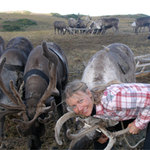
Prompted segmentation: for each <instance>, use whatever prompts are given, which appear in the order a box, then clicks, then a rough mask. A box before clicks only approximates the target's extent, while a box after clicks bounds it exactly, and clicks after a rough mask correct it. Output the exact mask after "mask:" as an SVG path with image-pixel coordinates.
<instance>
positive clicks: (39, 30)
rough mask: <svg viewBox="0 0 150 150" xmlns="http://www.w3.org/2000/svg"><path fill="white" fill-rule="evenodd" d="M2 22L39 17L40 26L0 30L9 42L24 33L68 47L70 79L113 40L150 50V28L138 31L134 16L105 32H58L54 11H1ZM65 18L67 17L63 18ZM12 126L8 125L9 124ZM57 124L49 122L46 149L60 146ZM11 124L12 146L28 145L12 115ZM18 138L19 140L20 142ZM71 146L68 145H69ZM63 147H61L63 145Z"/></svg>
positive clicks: (38, 40)
mask: <svg viewBox="0 0 150 150" xmlns="http://www.w3.org/2000/svg"><path fill="white" fill-rule="evenodd" d="M0 18H1V19H0V24H1V23H2V22H3V21H5V20H14V19H21V18H27V19H32V20H35V21H37V23H38V26H34V27H31V28H28V29H27V30H26V31H24V32H0V36H2V37H3V38H4V40H5V43H6V44H7V42H8V41H9V40H10V39H12V38H14V37H16V36H24V37H26V38H28V39H29V40H30V41H31V42H32V43H33V45H34V47H36V46H37V45H39V44H41V42H42V41H43V40H45V41H48V42H55V43H56V44H58V45H59V46H60V47H61V48H62V49H63V50H64V51H65V54H66V56H67V59H68V65H69V81H71V80H73V79H76V78H81V75H82V71H83V69H84V67H85V64H86V63H87V61H88V60H89V58H90V57H91V56H92V55H93V54H94V53H96V52H97V51H98V50H100V49H102V48H103V45H104V46H107V45H108V44H111V43H115V42H117V43H124V44H126V45H128V46H129V47H130V48H131V49H132V51H133V52H134V54H135V55H141V54H146V53H150V41H149V40H148V39H147V36H148V32H147V30H146V31H145V32H144V33H140V34H139V35H135V34H134V33H133V31H132V28H131V26H130V24H131V22H133V21H134V19H133V18H128V17H121V16H119V19H120V23H119V33H117V34H114V33H113V32H112V30H111V29H110V30H108V31H107V32H106V34H105V35H79V34H77V35H68V34H66V35H55V34H54V31H53V22H54V21H55V20H60V18H56V17H52V16H50V15H40V14H39V15H37V14H36V15H33V14H32V15H25V14H0ZM62 20H64V19H62ZM65 21H66V22H67V20H65ZM138 81H139V82H140V81H142V82H149V83H150V80H149V78H147V79H146V80H143V79H142V80H138ZM7 127H8V128H7ZM53 127H54V124H49V125H47V132H46V135H45V136H44V137H43V140H44V143H45V144H44V145H43V147H42V148H43V149H51V147H53V146H57V145H56V143H55V140H54V130H53ZM6 128H7V140H9V141H10V143H13V145H11V144H9V145H10V148H11V149H15V150H16V149H18V150H19V149H26V147H25V146H24V144H23V143H22V141H24V142H26V138H19V136H18V134H17V132H16V130H15V125H14V124H12V122H11V121H10V120H9V119H8V120H7V123H6ZM17 142H18V143H17ZM66 147H67V146H66ZM63 148H65V146H64V147H60V148H59V149H63Z"/></svg>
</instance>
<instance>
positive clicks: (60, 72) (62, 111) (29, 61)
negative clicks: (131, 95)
mask: <svg viewBox="0 0 150 150" xmlns="http://www.w3.org/2000/svg"><path fill="white" fill-rule="evenodd" d="M147 19H149V22H150V18H147ZM78 21H79V20H78ZM111 21H112V22H113V23H114V25H117V24H116V23H115V21H118V19H115V18H112V20H111ZM106 22H109V21H106ZM77 24H78V23H77ZM137 25H138V23H137V22H136V28H135V30H137ZM145 25H147V24H145ZM139 27H140V26H139ZM104 28H105V27H104ZM116 29H117V27H116ZM102 30H103V29H102ZM104 30H105V29H104ZM142 60H143V59H141V57H139V58H136V61H138V62H140V61H142ZM144 61H146V60H144ZM149 61H150V60H149ZM147 62H148V61H147ZM103 64H105V65H103ZM68 65H69V64H68V61H67V57H66V55H65V53H64V51H63V50H62V49H61V48H60V47H59V46H58V45H57V44H55V43H54V42H45V41H44V42H42V43H41V45H38V46H36V47H33V45H32V43H31V41H29V40H28V39H27V38H25V37H15V38H13V39H11V40H10V41H9V42H8V43H7V45H6V44H5V42H4V39H3V38H2V37H0V143H1V148H7V144H6V141H7V140H5V131H4V129H5V119H6V116H7V115H12V114H16V115H13V117H12V120H13V121H14V122H15V123H16V129H17V132H18V134H19V135H20V136H25V137H27V138H28V149H40V148H41V145H42V142H41V137H42V136H43V135H44V133H45V130H46V129H45V123H47V122H49V121H50V120H52V119H56V118H55V117H54V116H58V118H57V120H55V121H56V125H55V135H54V137H55V140H56V142H57V144H58V145H62V144H63V143H62V140H61V135H64V136H63V141H64V140H66V139H69V140H71V142H70V145H68V149H82V148H83V146H85V145H87V143H88V140H89V141H91V140H94V139H95V138H96V136H97V135H99V131H101V132H103V133H104V134H105V135H107V136H108V137H109V139H110V140H109V144H108V146H107V147H106V149H111V147H112V146H113V144H114V143H115V140H116V137H117V136H120V135H122V134H124V133H126V132H127V131H128V129H124V130H121V131H120V132H117V133H111V132H109V131H107V129H106V127H108V126H112V125H113V123H112V122H111V121H110V122H106V120H101V119H94V118H92V117H88V118H85V119H83V118H80V117H79V116H76V115H75V114H74V113H73V112H71V111H68V109H67V106H66V105H65V104H64V103H62V94H63V91H64V89H65V86H66V84H67V83H68V74H69V72H68ZM112 68H113V69H112ZM95 70H96V71H95ZM110 70H111V71H110ZM135 72H136V64H135V58H134V55H133V52H132V50H131V49H130V48H129V47H128V46H127V45H125V44H121V43H113V44H110V45H108V46H106V47H105V48H104V49H102V50H100V51H98V52H97V53H96V54H95V55H94V56H93V57H92V58H91V59H90V60H89V63H88V64H87V66H86V67H85V69H84V72H83V75H82V78H81V80H82V81H83V82H85V83H86V84H87V85H88V87H89V88H90V89H91V88H93V87H94V86H95V85H96V84H97V83H99V84H106V83H108V82H110V81H112V80H118V81H120V82H135V78H136V76H135ZM91 74H92V75H91ZM55 113H57V114H58V115H55ZM16 116H17V117H16ZM73 117H75V118H78V119H79V118H80V119H79V120H80V121H81V122H82V123H83V124H84V125H86V128H81V129H79V130H78V133H77V134H70V132H69V131H68V130H69V129H68V128H69V126H67V121H68V120H70V118H73ZM64 124H65V125H64ZM61 128H63V131H64V132H63V133H62V134H60V132H61ZM90 133H91V134H90ZM84 139H86V140H84Z"/></svg>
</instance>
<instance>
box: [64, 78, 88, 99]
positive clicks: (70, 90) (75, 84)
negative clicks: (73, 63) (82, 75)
mask: <svg viewBox="0 0 150 150" xmlns="http://www.w3.org/2000/svg"><path fill="white" fill-rule="evenodd" d="M86 89H88V87H87V85H86V83H84V82H82V81H80V80H74V81H72V82H70V83H68V84H67V86H66V88H65V91H64V94H63V99H64V100H66V99H67V98H69V97H71V96H72V95H73V94H74V93H75V92H77V91H82V92H86Z"/></svg>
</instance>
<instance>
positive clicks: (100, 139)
mask: <svg viewBox="0 0 150 150" xmlns="http://www.w3.org/2000/svg"><path fill="white" fill-rule="evenodd" d="M107 140H108V137H107V136H106V135H105V134H102V135H101V136H100V138H99V139H98V140H97V142H99V143H101V144H104V143H106V142H107Z"/></svg>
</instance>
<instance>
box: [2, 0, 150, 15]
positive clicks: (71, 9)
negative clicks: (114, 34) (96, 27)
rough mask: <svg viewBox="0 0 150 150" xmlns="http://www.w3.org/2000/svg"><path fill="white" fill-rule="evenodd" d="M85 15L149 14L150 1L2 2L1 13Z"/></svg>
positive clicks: (37, 0)
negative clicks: (21, 11) (23, 12)
mask: <svg viewBox="0 0 150 150" xmlns="http://www.w3.org/2000/svg"><path fill="white" fill-rule="evenodd" d="M20 10H26V11H31V12H34V13H59V14H61V15H66V14H73V13H74V14H78V13H79V14H84V15H90V16H103V15H123V14H125V15H126V14H147V15H150V0H1V2H0V12H5V11H20Z"/></svg>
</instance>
